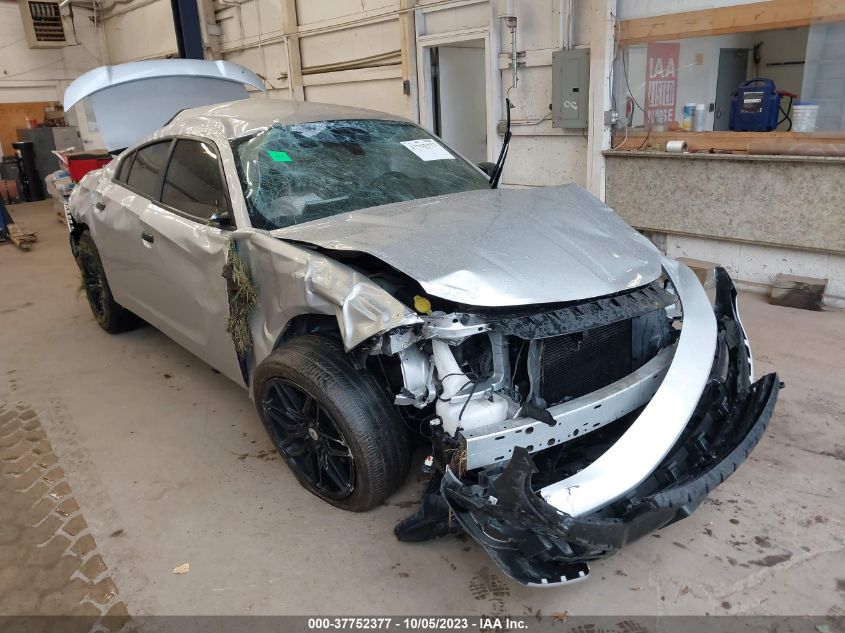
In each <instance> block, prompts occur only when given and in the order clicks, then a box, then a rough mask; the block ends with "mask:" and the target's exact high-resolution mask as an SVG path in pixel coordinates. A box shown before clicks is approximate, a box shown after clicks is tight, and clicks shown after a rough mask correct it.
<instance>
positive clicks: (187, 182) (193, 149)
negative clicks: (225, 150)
mask: <svg viewBox="0 0 845 633" xmlns="http://www.w3.org/2000/svg"><path fill="white" fill-rule="evenodd" d="M161 202H162V204H164V205H167V206H169V207H172V208H174V209H176V210H177V211H182V212H183V213H187V214H189V215H193V216H196V217H198V218H204V219H210V218H211V217H212V216H217V217H220V216H223V215H225V214H227V213H228V212H229V204H228V202H227V197H226V188H225V185H224V184H223V177H222V174H221V171H220V162H219V160H218V158H217V152H216V151H215V149H214V146H213V145H212V144H211V143H209V142H205V141H193V140H188V139H179V140H177V141H176V148H175V149H174V150H173V155H172V156H171V158H170V164H169V165H168V166H167V173H166V174H165V177H164V188H163V189H162V192H161Z"/></svg>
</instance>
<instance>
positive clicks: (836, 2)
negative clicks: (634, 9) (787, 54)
mask: <svg viewBox="0 0 845 633" xmlns="http://www.w3.org/2000/svg"><path fill="white" fill-rule="evenodd" d="M841 21H845V0H768V1H767V2H754V3H752V4H741V5H736V6H732V7H721V8H717V9H702V10H699V11H684V12H682V13H670V14H668V15H659V16H654V17H650V18H637V19H633V20H620V21H619V23H618V28H619V43H620V44H621V45H628V44H644V43H647V42H657V41H665V40H679V39H684V38H690V37H706V36H708V35H728V34H730V33H751V32H754V31H770V30H773V29H784V28H791V27H798V26H809V25H811V24H816V23H820V22H841Z"/></svg>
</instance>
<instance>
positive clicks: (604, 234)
mask: <svg viewBox="0 0 845 633" xmlns="http://www.w3.org/2000/svg"><path fill="white" fill-rule="evenodd" d="M272 234H273V235H274V236H276V237H278V238H281V239H284V240H291V241H298V242H305V243H308V244H313V245H315V246H318V247H321V248H323V249H328V250H337V251H357V252H362V253H367V254H369V255H372V256H374V257H377V258H379V259H380V260H382V261H383V262H385V263H387V264H389V265H390V266H392V267H393V268H396V269H397V270H399V271H401V272H403V273H405V274H406V275H408V276H409V277H412V278H413V279H415V280H416V281H417V282H419V284H420V285H421V286H422V287H423V288H424V289H425V291H426V292H427V293H429V294H431V295H434V296H436V297H441V298H443V299H448V300H451V301H456V302H459V303H465V304H469V305H474V306H484V307H503V306H518V305H528V304H534V303H556V302H561V301H574V300H580V299H586V298H591V297H599V296H604V295H609V294H613V293H616V292H620V291H623V290H626V289H629V288H636V287H638V286H642V285H643V284H646V283H649V282H651V281H653V280H654V279H656V278H657V277H658V276H659V275H660V271H661V268H660V254H659V252H658V251H657V249H656V248H655V247H654V245H652V244H651V243H650V242H649V241H648V240H647V239H646V238H644V237H643V236H642V235H640V234H639V233H637V232H636V231H635V230H634V229H632V228H631V227H630V226H628V224H626V223H625V222H624V221H623V220H622V219H621V218H620V217H619V216H617V215H616V214H615V213H613V211H611V210H610V208H608V207H607V206H605V205H604V204H603V203H602V202H600V201H599V200H598V199H597V198H595V197H593V196H592V195H591V194H589V193H588V192H587V191H585V190H584V189H582V188H581V187H579V186H577V185H567V186H564V187H542V188H536V189H490V190H488V189H485V190H479V191H469V192H464V193H456V194H449V195H445V196H438V197H435V198H426V199H422V200H411V201H407V202H399V203H395V204H389V205H384V206H380V207H373V208H370V209H361V210H359V211H353V212H351V213H344V214H341V215H336V216H333V217H330V218H326V219H324V220H315V221H312V222H307V223H304V224H300V225H296V226H291V227H287V228H283V229H278V230H275V231H273V232H272Z"/></svg>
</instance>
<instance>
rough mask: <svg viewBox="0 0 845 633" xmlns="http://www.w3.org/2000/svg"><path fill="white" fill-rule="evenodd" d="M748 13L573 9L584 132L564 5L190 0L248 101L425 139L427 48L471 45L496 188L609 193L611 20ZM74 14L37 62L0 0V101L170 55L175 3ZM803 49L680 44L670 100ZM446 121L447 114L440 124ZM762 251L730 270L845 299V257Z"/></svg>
mask: <svg viewBox="0 0 845 633" xmlns="http://www.w3.org/2000/svg"><path fill="white" fill-rule="evenodd" d="M79 2H80V3H82V0H79ZM750 2H752V0H683V1H682V0H573V2H572V5H573V7H574V11H573V21H574V33H573V42H572V45H573V46H574V47H588V48H590V50H591V62H590V64H591V87H590V95H591V98H590V105H589V108H590V126H589V128H588V129H587V130H562V129H557V128H553V127H552V124H551V120H550V110H549V106H550V104H551V101H552V66H551V64H552V53H553V52H554V51H556V50H559V49H560V48H562V47H563V46H564V44H565V42H566V35H567V29H566V25H565V18H566V8H567V5H568V2H567V0H512V2H510V3H509V2H508V1H507V0H332V1H331V2H330V1H328V0H321V1H315V0H198V3H199V9H200V17H201V22H202V31H203V37H204V45H205V48H206V56H207V58H209V59H226V60H229V61H232V62H234V63H237V64H241V65H243V66H245V67H247V68H249V69H251V70H252V71H254V72H256V73H257V74H259V75H260V76H261V77H262V78H263V79H264V80H265V82H266V84H267V86H268V92H267V94H266V95H264V94H262V93H260V92H258V91H253V92H251V93H250V96H251V97H252V98H273V99H305V100H308V101H320V102H329V103H342V104H348V105H354V106H361V107H368V108H374V109H378V110H382V111H387V112H391V113H395V114H398V115H401V116H405V117H408V118H411V119H413V120H418V121H421V122H422V123H423V124H424V125H428V126H429V127H431V118H430V110H431V99H432V95H431V87H430V85H429V84H428V83H427V82H426V79H425V73H426V65H427V64H428V63H429V62H428V60H429V58H428V56H427V55H428V52H429V51H430V49H431V48H432V47H444V50H447V49H448V50H451V49H453V48H460V47H462V46H465V45H466V42H469V41H471V42H474V44H473V46H477V45H478V43H479V42H481V43H483V46H484V58H485V59H484V61H485V63H486V65H487V67H486V75H485V77H484V87H485V90H486V93H487V94H486V112H485V117H486V121H484V123H485V125H486V145H487V159H488V160H490V159H495V156H496V155H497V153H498V151H499V149H500V146H501V141H502V134H501V132H502V123H503V121H504V118H505V112H504V107H503V103H504V99H505V97H506V96H507V97H509V98H510V99H511V101H512V102H513V106H514V107H513V109H512V111H511V116H512V121H513V140H512V142H511V149H510V155H509V160H508V163H507V166H506V169H505V172H504V177H503V183H504V184H505V185H509V186H515V187H534V186H545V185H557V184H564V183H568V182H576V183H579V184H581V185H585V186H587V187H588V188H589V189H590V190H591V191H593V192H594V193H596V194H598V195H600V196H602V197H603V196H604V189H605V182H606V178H605V173H606V172H605V170H606V169H607V170H610V169H612V168H613V167H612V162H611V161H607V162H606V161H605V158H604V156H603V151H604V150H607V149H608V148H609V147H610V145H609V128H607V127H604V126H603V120H604V119H603V113H604V111H605V110H609V109H611V107H612V101H611V94H610V84H611V79H612V83H613V86H614V95H613V96H614V97H616V98H617V101H618V99H619V98H620V96H624V92H623V89H622V87H621V79H620V77H619V76H618V73H616V74H614V73H613V72H612V71H611V64H610V61H609V60H610V59H612V57H613V54H614V50H615V46H614V41H613V28H612V26H613V23H612V20H611V19H610V17H609V16H610V15H611V14H612V15H614V16H615V17H616V18H617V19H620V20H624V19H632V18H640V17H649V16H656V15H663V14H669V13H675V12H680V11H690V10H695V9H709V8H716V7H728V6H732V5H740V4H748V3H750ZM74 6H75V14H76V20H75V24H76V31H77V38H78V41H79V45H74V46H69V47H66V48H64V49H57V50H30V49H29V48H27V47H26V44H25V41H24V40H23V34H22V30H21V27H20V16H19V13H18V6H17V3H15V2H11V1H10V0H0V12H2V13H0V17H2V18H3V25H2V26H0V50H1V51H2V52H3V55H2V57H0V66H2V68H0V71H6V74H5V75H2V73H0V102H2V101H4V100H6V101H15V102H22V101H29V102H32V101H50V100H55V99H58V98H59V97H60V95H61V93H62V92H63V89H64V86H65V85H67V83H68V82H69V81H70V80H72V79H73V78H74V77H76V76H78V75H79V74H81V73H82V72H84V71H85V70H88V69H89V68H92V67H95V66H97V65H101V64H104V63H111V64H116V63H122V62H127V61H134V60H143V59H153V58H163V57H168V56H175V55H176V54H177V43H176V36H175V31H174V28H173V20H172V14H171V5H170V0H105V3H104V4H103V5H98V6H100V10H99V11H98V15H97V25H98V26H95V24H94V21H93V20H92V19H91V18H92V17H93V14H92V12H91V11H87V10H86V9H84V8H82V7H76V5H74ZM508 6H510V7H511V9H510V10H512V11H513V13H514V14H515V15H516V16H517V18H518V26H517V31H516V38H517V51H516V52H517V55H518V58H517V59H518V73H517V75H518V81H517V83H516V86H515V87H514V86H513V77H512V71H511V62H512V57H511V53H512V51H511V34H510V31H509V29H508V28H507V27H506V25H505V23H504V21H503V20H502V19H501V18H500V16H501V15H503V14H504V13H505V12H506V11H507V10H508ZM10 25H11V26H10ZM16 25H17V26H16ZM16 29H17V31H20V32H17V31H16ZM68 32H69V33H71V30H70V29H68ZM71 37H72V35H71ZM803 38H806V29H804V30H800V29H797V30H796V29H789V30H784V31H783V32H769V33H758V34H737V35H724V36H720V37H718V38H699V39H697V40H683V41H682V48H681V66H682V67H684V65H685V64H686V67H685V70H684V72H686V73H689V76H691V77H695V78H696V80H695V81H694V82H692V83H690V84H689V87H688V88H685V89H686V90H688V93H684V94H680V95H679V96H678V102H679V103H682V102H687V101H696V102H708V101H712V99H713V93H714V92H715V85H716V81H717V67H718V50H719V48H730V47H745V46H747V47H749V48H750V47H753V46H754V44H755V43H758V42H760V41H763V42H764V45H763V48H762V54H763V64H764V65H765V63H767V62H768V61H789V60H786V59H780V57H781V56H784V55H785V56H787V57H789V55H791V52H790V53H789V54H787V52H788V51H792V50H793V49H796V50H797V48H800V47H801V45H802V42H803ZM631 49H632V50H631V51H630V53H631V56H630V67H629V77H630V78H631V81H630V83H631V90H632V92H634V93H635V94H641V93H642V89H643V83H644V80H643V77H644V69H643V68H642V66H643V63H644V54H643V53H642V51H643V50H644V49H645V46H641V47H639V50H640V52H639V53H638V52H637V50H638V49H637V47H631ZM775 53H777V57H776V56H775ZM447 56H448V55H447ZM421 64H422V66H420V65H421ZM774 72H776V73H778V79H777V80H778V81H779V82H783V84H784V87H786V88H787V89H789V87H791V86H793V85H797V82H798V80H799V79H798V76H797V73H799V72H800V71H799V70H798V69H797V68H794V67H775V70H774ZM787 74H788V75H787ZM474 79H475V80H479V79H480V78H478V77H475V78H474ZM787 84H788V86H787ZM617 106H618V107H619V108H621V107H622V106H621V105H619V104H618V103H617ZM454 116H455V114H454V113H451V112H450V113H447V119H448V118H449V117H454ZM711 117H712V115H711ZM635 123H636V119H635ZM444 133H445V134H448V132H444ZM478 153H481V152H480V150H479V151H478ZM476 158H477V157H476ZM630 160H634V159H630ZM614 182H615V183H616V184H615V186H616V187H617V191H616V192H615V193H614V200H615V201H617V202H616V205H617V211H618V212H620V214H622V215H623V216H626V208H627V207H629V206H634V205H639V207H645V206H647V204H650V202H649V201H647V200H640V199H638V198H637V195H638V193H637V191H636V189H635V188H632V189H627V190H621V191H620V190H619V189H618V188H619V187H620V186H624V185H623V183H624V179H621V178H617V179H616V180H615V181H614ZM783 195H789V194H788V192H784V193H783ZM652 228H654V227H653V226H652ZM655 234H656V236H657V239H658V242H659V243H661V244H663V245H664V246H666V248H667V249H668V248H669V246H671V247H672V248H671V254H674V255H681V254H683V255H686V256H689V257H693V258H696V259H704V260H711V261H712V260H713V257H714V253H722V252H728V251H729V259H730V260H731V261H743V262H744V259H743V258H744V257H745V256H744V255H742V254H741V253H740V252H739V250H738V249H739V246H737V245H736V243H735V242H731V241H724V240H722V239H720V238H718V237H714V236H713V235H712V234H709V233H707V232H706V231H704V230H703V229H702V231H701V233H700V234H699V233H697V232H696V231H692V232H690V233H688V234H683V235H681V234H674V233H672V232H671V231H670V230H666V231H664V232H663V233H661V232H660V231H656V233H655ZM725 244H728V246H725ZM752 246H755V244H754V243H753V242H752V243H750V244H746V247H745V251H744V252H745V253H752V252H755V253H756V251H754V250H753V248H751V247H752ZM764 248H765V254H766V257H757V256H755V257H751V256H748V258H747V259H748V261H747V262H744V263H743V265H742V266H739V265H737V266H736V267H735V269H734V270H732V272H734V273H735V274H739V276H740V280H745V281H748V282H753V284H755V287H760V288H764V287H766V285H767V284H769V283H771V281H772V279H773V277H774V275H775V274H776V273H778V272H784V273H792V274H799V275H800V274H805V275H809V276H825V277H828V278H830V279H831V283H830V286H829V292H830V293H832V294H831V296H833V297H834V298H835V297H838V296H840V295H841V296H845V264H844V263H843V262H845V259H843V257H842V256H840V255H839V254H837V253H825V254H824V256H823V257H822V259H824V265H823V266H822V265H820V264H819V262H820V261H821V260H820V256H819V254H818V253H809V252H805V251H802V250H797V249H792V248H789V247H787V246H765V247H764ZM725 249H727V251H725ZM717 261H718V260H717ZM719 263H725V262H723V261H719Z"/></svg>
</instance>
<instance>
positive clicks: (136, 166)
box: [89, 139, 173, 316]
mask: <svg viewBox="0 0 845 633" xmlns="http://www.w3.org/2000/svg"><path fill="white" fill-rule="evenodd" d="M172 140H173V139H166V140H160V141H154V142H151V143H147V144H145V145H142V146H140V147H139V148H137V149H134V150H130V151H128V152H125V153H124V154H123V155H122V156H121V157H120V158H119V159H118V163H117V166H116V168H115V171H114V173H113V174H112V177H111V178H102V179H101V180H100V183H99V184H98V186H97V196H96V199H97V202H96V206H95V208H94V213H93V217H92V221H91V223H90V224H91V226H90V227H89V228H90V229H91V234H92V237H93V238H94V242H95V244H96V245H97V250H98V251H99V253H100V259H101V260H102V262H103V267H104V268H105V271H106V278H107V279H108V281H109V287H110V289H111V292H112V295H114V298H115V300H116V301H117V302H118V303H119V304H120V305H122V306H124V307H125V308H127V309H129V310H132V311H133V312H136V313H138V314H140V315H141V316H144V315H143V314H142V304H141V300H140V296H141V294H143V288H144V286H145V285H146V276H147V274H148V273H149V271H148V270H146V269H145V267H144V261H143V259H144V258H142V254H143V247H142V246H141V222H140V216H141V214H143V213H144V212H145V211H146V210H147V207H148V206H149V204H150V201H151V200H153V199H155V198H157V197H158V193H159V191H160V190H161V186H160V181H161V174H162V171H163V169H164V166H165V164H166V161H167V157H168V156H169V154H170V147H171V144H172Z"/></svg>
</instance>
